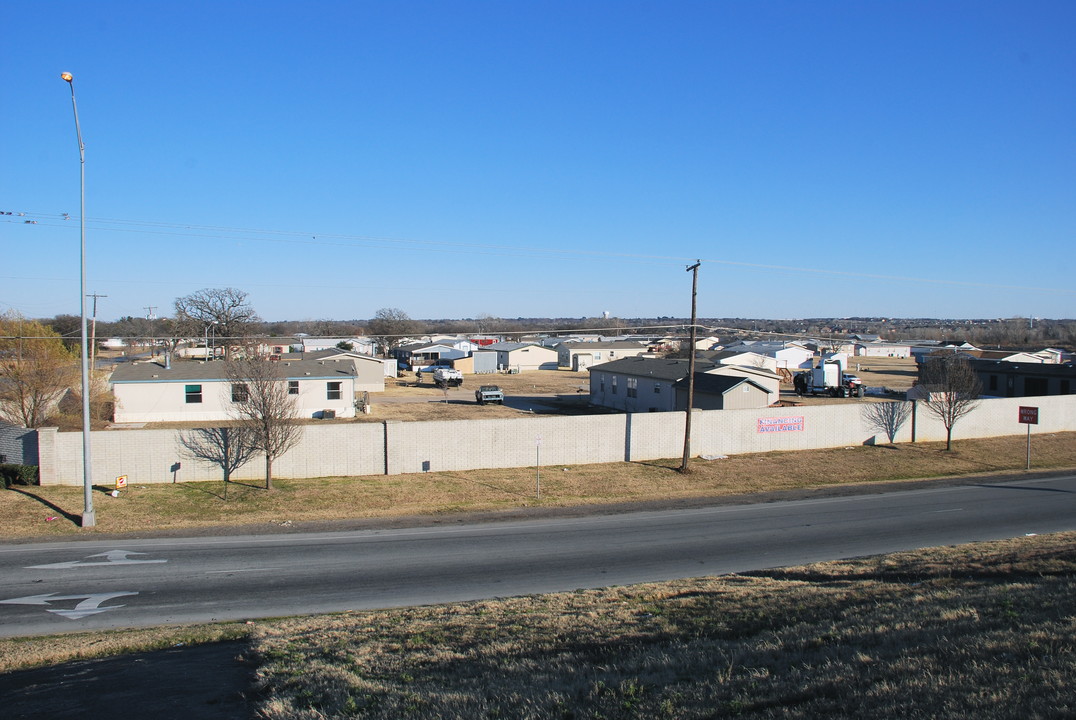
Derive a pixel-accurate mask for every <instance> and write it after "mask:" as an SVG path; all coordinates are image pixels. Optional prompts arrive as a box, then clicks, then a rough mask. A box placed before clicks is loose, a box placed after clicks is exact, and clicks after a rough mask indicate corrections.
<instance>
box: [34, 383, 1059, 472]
mask: <svg viewBox="0 0 1076 720" xmlns="http://www.w3.org/2000/svg"><path fill="white" fill-rule="evenodd" d="M867 406H868V405H867V404H866V403H856V402H851V401H850V402H848V403H844V404H833V405H821V406H814V407H797V408H766V409H762V410H697V411H695V413H694V414H693V415H692V426H691V437H692V442H691V450H692V455H693V456H700V455H737V454H741V453H758V452H768V451H771V450H808V449H815V448H828V447H843V446H848V445H864V444H874V443H878V444H881V443H884V442H886V441H887V438H886V437H885V436H884V435H881V434H879V432H878V431H877V430H875V429H873V428H872V427H871V426H870V423H868V422H867V421H866V420H865V418H864V416H863V412H862V409H863V408H865V407H867ZM1020 406H1034V407H1038V408H1039V424H1038V425H1033V426H1031V427H1032V435H1034V434H1036V433H1049V432H1063V431H1072V430H1076V396H1073V395H1068V396H1060V397H1036V398H1004V399H991V400H983V401H982V402H980V404H979V405H978V407H976V408H975V410H974V411H972V413H971V414H969V415H967V416H965V417H964V418H961V419H960V421H959V422H957V424H956V427H955V429H954V433H953V437H954V440H955V441H957V442H959V440H960V439H961V438H972V437H993V436H999V435H1017V434H1023V433H1024V432H1026V429H1027V426H1026V425H1022V424H1020V423H1019V418H1018V408H1019V407H1020ZM912 432H913V423H912V421H910V420H909V422H907V423H905V425H904V427H903V428H902V429H901V431H900V433H899V434H898V436H897V438H896V441H897V442H911V441H912V440H913V437H912ZM914 432H915V437H914V439H915V440H916V441H920V442H927V441H939V440H945V428H944V427H943V426H942V424H941V423H940V422H939V421H938V420H937V419H936V418H934V417H933V416H932V415H930V414H929V413H927V412H926V411H925V410H924V409H923V408H922V406H919V407H918V409H917V412H916V415H915V422H914ZM180 433H181V431H179V430H110V431H101V432H93V433H91V434H90V443H91V458H92V463H93V468H92V470H93V473H92V478H93V481H94V483H96V484H98V485H111V484H112V483H113V482H115V478H116V477H118V476H120V475H126V476H127V477H128V482H129V483H131V484H138V483H166V482H189V481H200V480H220V479H221V477H222V473H221V470H220V468H219V467H217V466H215V465H213V464H210V463H208V462H205V461H199V460H195V459H194V458H192V457H191V456H190V455H189V454H187V453H186V451H185V450H184V449H183V447H182V445H181V443H180V442H179V437H180ZM683 442H684V413H682V412H676V413H672V412H666V413H637V414H630V415H581V416H573V417H559V416H558V417H534V418H518V419H516V418H513V419H499V420H453V421H437V422H393V421H390V422H382V423H347V424H326V425H316V424H314V425H309V426H307V428H306V431H305V432H304V433H303V439H302V441H301V442H300V443H299V445H298V446H296V447H295V448H293V449H292V450H290V451H289V452H288V453H287V454H285V455H284V456H283V457H281V458H280V459H278V460H277V461H276V462H275V463H274V464H273V474H274V476H276V477H286V478H313V477H332V476H346V475H380V474H386V475H396V474H403V473H418V472H426V471H441V470H455V471H459V470H474V469H478V468H511V467H533V466H534V465H535V463H541V464H542V465H583V464H588V463H604V462H621V461H641V460H656V459H659V458H675V457H680V456H681V454H682V453H683ZM38 454H39V462H38V464H39V466H40V470H41V483H42V484H43V485H80V484H82V433H78V432H73V433H58V432H57V431H56V430H55V429H54V428H43V429H41V430H39V431H38ZM264 473H265V470H264V465H263V463H262V461H261V459H260V458H255V459H254V460H252V461H251V462H250V463H248V464H247V465H245V466H243V467H242V468H240V469H239V470H238V471H236V472H235V473H233V475H232V477H233V479H236V480H256V479H259V478H261V477H264Z"/></svg>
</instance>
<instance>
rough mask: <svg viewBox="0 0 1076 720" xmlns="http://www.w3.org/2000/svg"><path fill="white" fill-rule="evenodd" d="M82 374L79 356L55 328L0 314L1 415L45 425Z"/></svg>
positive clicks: (11, 315)
mask: <svg viewBox="0 0 1076 720" xmlns="http://www.w3.org/2000/svg"><path fill="white" fill-rule="evenodd" d="M77 375H78V363H77V362H76V358H75V357H74V356H73V355H71V353H69V352H68V351H67V348H65V347H64V344H63V340H62V339H61V338H60V336H59V335H57V334H56V333H55V332H54V331H53V330H52V329H51V328H48V327H46V326H45V325H42V324H41V323H39V322H36V321H33V320H26V319H24V318H22V317H21V316H19V315H16V314H13V313H9V314H5V315H2V316H0V417H4V418H5V419H7V420H8V421H9V422H13V423H17V424H19V425H24V426H25V427H28V428H36V427H41V426H42V425H44V424H45V423H46V422H48V419H49V416H50V415H51V414H52V413H53V412H54V411H55V410H56V407H57V403H58V402H59V401H60V398H62V397H63V395H64V393H65V392H67V390H68V388H70V387H71V385H72V383H74V382H75V379H76V377H77Z"/></svg>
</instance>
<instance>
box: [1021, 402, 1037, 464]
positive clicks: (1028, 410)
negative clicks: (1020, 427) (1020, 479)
mask: <svg viewBox="0 0 1076 720" xmlns="http://www.w3.org/2000/svg"><path fill="white" fill-rule="evenodd" d="M1020 422H1021V423H1022V424H1024V425H1027V469H1028V470H1030V469H1031V426H1032V425H1038V424H1039V409H1038V408H1037V407H1033V406H1026V405H1021V406H1020Z"/></svg>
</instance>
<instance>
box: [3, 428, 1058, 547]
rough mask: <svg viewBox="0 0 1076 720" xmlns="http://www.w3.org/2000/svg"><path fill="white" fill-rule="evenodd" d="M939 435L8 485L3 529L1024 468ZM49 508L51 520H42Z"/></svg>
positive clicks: (565, 503)
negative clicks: (449, 468) (799, 446)
mask: <svg viewBox="0 0 1076 720" xmlns="http://www.w3.org/2000/svg"><path fill="white" fill-rule="evenodd" d="M1033 443H1034V445H1033V447H1034V456H1033V466H1034V468H1035V469H1046V468H1072V467H1076V433H1054V434H1043V435H1038V436H1035V438H1034V439H1033ZM943 448H944V443H916V444H905V445H896V446H876V447H867V446H856V447H849V448H837V449H831V450H814V451H804V452H773V453H761V454H752V455H736V456H732V457H729V458H727V459H725V460H714V461H710V462H707V461H703V460H695V461H693V463H692V469H693V473H692V474H690V475H682V474H680V473H678V472H676V470H675V468H677V467H678V466H679V464H680V463H679V460H677V459H669V460H664V461H655V462H645V463H608V464H601V465H577V466H562V465H556V466H546V467H544V468H542V470H541V482H542V498H541V500H540V501H538V500H536V499H535V493H534V484H535V472H534V468H511V469H501V470H471V471H466V472H436V473H418V474H412V475H387V476H386V475H373V476H365V477H348V478H341V477H337V478H317V479H310V480H288V479H280V480H276V481H275V485H276V487H275V489H274V490H272V491H266V490H264V489H262V488H260V487H257V486H256V485H255V484H250V485H247V484H241V483H232V484H231V485H230V487H229V491H228V499H227V500H224V499H223V495H224V493H223V489H224V488H223V485H222V484H221V483H219V482H205V483H180V484H175V485H168V484H164V485H134V486H131V487H129V489H128V490H127V491H126V492H124V493H121V495H120V497H119V498H112V497H110V496H109V495H107V494H106V493H103V492H102V493H98V494H97V495H96V498H95V503H94V506H95V510H96V513H97V526H96V527H94V528H85V529H82V528H80V527H79V513H80V511H81V508H82V504H83V499H82V489H81V488H79V487H62V486H48V487H30V488H13V489H12V490H10V491H8V492H0V517H2V518H3V519H4V522H3V526H2V527H0V537H8V538H15V537H19V538H27V537H55V536H64V535H76V534H77V535H79V536H86V535H92V534H94V533H117V532H120V533H122V532H145V531H146V529H147V528H153V529H154V530H157V531H162V530H173V529H192V528H193V529H198V528H209V527H233V528H234V527H241V526H243V525H266V524H268V525H274V524H275V525H281V524H288V525H295V524H300V523H311V522H323V521H338V520H346V519H356V518H388V517H398V516H406V515H437V514H444V513H456V512H467V511H488V510H505V509H511V508H518V507H570V506H581V505H591V504H600V503H618V502H653V501H670V500H676V499H685V498H720V497H724V496H729V495H744V494H751V493H760V492H772V491H780V490H793V489H797V488H823V487H832V486H838V487H839V486H847V485H851V484H857V483H870V482H881V481H892V480H907V479H915V478H935V477H945V476H952V475H963V474H968V473H992V472H1008V471H1020V470H1022V469H1023V467H1024V463H1025V448H1026V446H1025V438H1024V437H1023V436H1009V437H1001V438H986V439H975V440H960V441H958V442H957V443H956V444H955V445H954V451H953V452H944V450H943ZM49 517H54V518H57V519H56V520H52V521H46V518H49Z"/></svg>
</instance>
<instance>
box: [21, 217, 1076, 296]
mask: <svg viewBox="0 0 1076 720" xmlns="http://www.w3.org/2000/svg"><path fill="white" fill-rule="evenodd" d="M20 216H25V217H40V218H42V220H39V221H34V223H33V224H35V225H36V226H37V227H60V226H62V225H63V222H62V221H61V222H60V223H58V224H55V225H52V224H49V223H47V222H44V220H45V219H53V218H64V219H67V217H69V216H65V215H63V214H61V215H55V214H48V213H34V212H29V211H27V212H23V213H20ZM87 221H88V222H92V223H95V224H98V223H99V225H95V228H96V229H97V230H111V231H114V232H134V233H144V234H155V235H174V236H183V237H198V238H205V239H209V240H241V241H245V242H266V243H269V242H275V243H290V244H299V245H327V246H337V247H354V248H360V247H361V248H369V247H383V248H400V247H411V248H415V247H420V248H424V249H426V250H429V251H432V252H443V253H466V254H481V255H501V256H509V257H521V258H522V257H546V258H552V259H556V258H593V259H599V258H605V259H616V260H619V261H621V262H633V263H646V264H653V263H655V262H660V263H668V264H679V263H682V262H684V261H691V260H692V258H687V257H680V256H675V255H656V254H646V253H617V252H608V251H600V250H577V249H569V248H538V247H528V248H520V247H516V246H512V245H497V244H488V243H457V242H447V241H441V240H412V239H404V238H391V237H383V236H370V235H356V234H340V233H319V232H316V231H291V230H269V229H261V228H233V227H227V226H221V225H196V224H179V223H165V222H156V221H142V220H124V219H118V218H93V219H92V220H91V219H89V218H87ZM3 222H9V223H16V224H26V220H25V219H23V218H14V217H13V218H9V219H8V218H5V220H3ZM109 225H119V226H120V227H110V226H109ZM375 243H378V244H375ZM697 261H698V262H701V263H705V264H714V265H726V266H730V267H742V268H751V269H754V270H771V271H781V272H790V273H797V274H808V275H828V276H836V277H847V278H860V279H866V280H885V281H889V282H905V283H907V282H913V283H924V284H931V285H944V286H954V287H974V288H983V289H994V290H1019V291H1032V292H1044V293H1056V294H1063V295H1076V290H1073V289H1071V288H1049V287H1032V286H1026V285H1005V284H1000V283H986V282H974V281H970V280H954V279H941V280H939V279H934V278H920V277H914V276H905V275H884V274H879V273H864V272H855V271H850V270H835V269H830V268H809V267H801V266H790V265H774V264H769V263H754V262H741V261H736V260H724V259H718V258H709V259H707V258H702V259H698V260H697Z"/></svg>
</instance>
